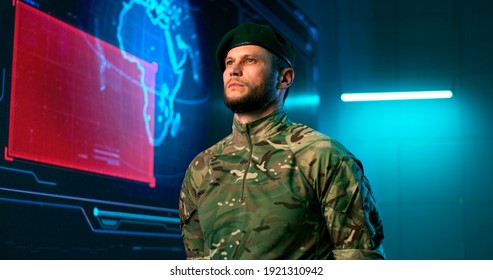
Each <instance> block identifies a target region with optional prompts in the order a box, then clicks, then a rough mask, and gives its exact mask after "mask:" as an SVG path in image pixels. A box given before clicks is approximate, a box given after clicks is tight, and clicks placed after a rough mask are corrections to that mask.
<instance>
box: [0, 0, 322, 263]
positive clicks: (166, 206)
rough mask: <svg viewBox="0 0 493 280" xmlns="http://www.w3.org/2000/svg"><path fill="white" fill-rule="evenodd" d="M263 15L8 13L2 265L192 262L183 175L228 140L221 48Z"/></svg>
mask: <svg viewBox="0 0 493 280" xmlns="http://www.w3.org/2000/svg"><path fill="white" fill-rule="evenodd" d="M279 1H280V0H279ZM219 2H221V3H219ZM258 5H261V4H260V2H258V1H199V0H189V1H187V0H180V1H173V0H170V1H158V0H123V1H114V0H71V1H54V0H53V1H52V0H23V1H20V0H13V1H2V3H1V4H0V20H1V21H2V25H1V26H0V35H1V38H2V40H1V41H0V51H1V54H2V55H1V57H0V67H1V79H2V80H1V83H2V84H1V86H2V88H1V94H0V145H1V146H0V147H1V150H2V152H3V157H1V159H0V258H9V259H18V258H29V259H37V258H41V259H46V258H68V259H108V258H109V259H136V258H143V259H149V258H153V259H181V258H184V252H183V248H182V242H181V233H180V228H179V218H178V211H177V207H178V198H179V191H180V187H181V182H182V180H183V176H184V173H185V170H186V168H187V166H188V164H189V163H190V162H191V160H192V159H193V157H194V156H195V155H196V154H197V153H199V152H200V151H202V150H203V149H205V148H207V147H208V146H210V145H212V144H213V143H215V142H216V141H218V140H220V139H221V138H222V137H224V136H226V134H228V133H229V132H230V128H231V118H230V117H229V116H232V115H231V114H230V113H229V112H228V111H227V109H226V108H225V107H224V106H223V105H222V80H221V73H219V70H218V69H217V67H216V65H215V61H214V60H213V58H214V50H215V45H216V44H217V42H218V41H219V38H220V36H222V34H224V33H225V32H226V31H227V30H228V29H230V28H232V27H234V26H235V25H236V24H238V23H240V22H242V21H265V20H264V18H266V16H267V15H268V14H269V13H270V12H268V11H269V9H270V8H268V7H267V6H265V7H264V9H266V11H267V12H268V13H267V12H266V13H265V14H262V13H259V12H258V11H257V12H255V10H258V9H256V7H258ZM285 14H288V13H285ZM298 25H300V26H302V27H306V26H305V25H306V22H300V23H298ZM305 29H306V30H308V31H307V33H310V32H312V31H313V30H311V31H310V30H309V28H302V29H301V30H305ZM292 32H294V31H292ZM293 34H303V33H299V32H298V33H293ZM300 38H301V37H300ZM300 38H298V40H299V41H300V42H302V44H301V45H302V46H306V42H305V41H306V40H305V41H304V39H303V40H300ZM310 43H313V42H310ZM306 51H307V50H305V49H303V47H301V48H300V55H301V56H303V55H306V54H305V53H306ZM301 65H303V64H301ZM298 73H300V74H299V76H300V77H303V76H305V77H310V76H311V75H312V73H310V71H308V72H307V71H305V70H303V71H299V72H298ZM298 73H297V75H298ZM301 80H306V79H301ZM301 84H303V82H301ZM307 84H310V81H308V82H307ZM291 94H294V95H296V92H295V93H291ZM218 108H221V109H218ZM228 114H229V115H228ZM225 116H228V117H225Z"/></svg>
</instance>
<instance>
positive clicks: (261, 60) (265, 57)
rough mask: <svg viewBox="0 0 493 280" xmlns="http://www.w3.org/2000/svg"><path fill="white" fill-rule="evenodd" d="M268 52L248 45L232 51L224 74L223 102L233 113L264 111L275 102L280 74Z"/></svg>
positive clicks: (228, 56)
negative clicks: (273, 66) (278, 74)
mask: <svg viewBox="0 0 493 280" xmlns="http://www.w3.org/2000/svg"><path fill="white" fill-rule="evenodd" d="M272 61H273V59H272V54H271V53H270V52H269V51H267V50H266V49H264V48H262V47H259V46H255V45H245V46H239V47H236V48H233V49H231V50H230V51H229V52H228V54H227V56H226V59H225V66H226V68H225V70H224V72H223V82H224V103H225V104H226V106H228V107H229V108H230V109H231V111H233V112H234V113H249V112H254V111H258V110H261V109H263V108H265V107H267V106H269V105H271V104H273V103H274V102H276V98H277V91H276V84H277V71H274V69H272Z"/></svg>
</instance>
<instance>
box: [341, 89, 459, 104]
mask: <svg viewBox="0 0 493 280" xmlns="http://www.w3.org/2000/svg"><path fill="white" fill-rule="evenodd" d="M452 96H453V93H452V91H451V90H435V91H397V92H360V93H343V94H341V100H342V101H344V102H357V101H385V100H412V99H441V98H452Z"/></svg>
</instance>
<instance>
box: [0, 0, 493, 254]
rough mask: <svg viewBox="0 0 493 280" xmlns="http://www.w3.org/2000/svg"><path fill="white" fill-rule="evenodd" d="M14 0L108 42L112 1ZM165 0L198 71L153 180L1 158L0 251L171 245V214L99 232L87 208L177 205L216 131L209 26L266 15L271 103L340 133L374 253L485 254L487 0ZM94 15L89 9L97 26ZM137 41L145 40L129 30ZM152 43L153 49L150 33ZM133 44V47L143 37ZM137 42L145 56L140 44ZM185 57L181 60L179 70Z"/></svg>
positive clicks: (0, 116) (165, 209) (1, 12)
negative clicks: (362, 98)
mask: <svg viewBox="0 0 493 280" xmlns="http://www.w3.org/2000/svg"><path fill="white" fill-rule="evenodd" d="M26 2H27V3H30V4H31V5H33V6H35V7H37V8H40V9H45V10H46V11H49V12H50V14H52V15H53V16H55V17H58V18H60V19H62V20H64V21H65V22H68V23H70V24H72V25H73V26H76V27H77V28H80V29H81V30H84V31H85V32H88V33H90V34H92V35H94V36H97V37H99V38H101V39H104V40H105V41H107V42H110V43H112V44H115V45H117V43H115V42H116V40H115V38H114V37H112V36H114V33H115V26H114V24H113V22H114V21H112V19H113V20H114V19H115V18H116V16H115V13H114V9H118V7H119V6H118V5H119V4H120V2H117V1H75V0H74V1H68V2H65V4H64V5H61V4H59V3H58V1H47V0H44V1H26ZM123 2H128V1H123ZM178 2H179V3H180V5H182V6H183V4H184V3H186V4H187V5H188V10H187V11H188V12H189V15H191V16H192V17H193V18H194V19H195V30H192V31H191V32H195V33H189V34H188V36H189V38H194V39H193V40H196V41H197V42H198V46H199V47H198V49H197V50H198V51H199V52H200V55H197V56H196V57H195V58H196V59H197V60H198V61H200V63H199V65H200V69H199V73H200V75H201V79H200V83H196V82H190V83H188V84H186V85H184V87H183V90H182V91H180V93H179V94H178V95H177V97H179V98H182V99H181V100H177V101H176V107H175V109H176V112H180V113H181V120H182V122H181V124H182V125H181V126H180V129H179V130H178V131H177V133H176V135H175V136H174V137H171V136H170V137H168V138H166V140H165V142H164V143H163V145H161V146H159V147H156V148H155V173H156V174H155V175H156V179H157V186H156V188H155V189H154V190H149V189H144V191H139V190H142V188H139V187H138V184H136V183H135V182H131V181H121V180H115V179H114V178H111V177H109V176H106V177H104V176H103V177H101V176H96V177H95V176H93V175H92V174H89V173H80V172H74V171H73V170H68V169H60V168H55V167H53V166H45V165H40V164H36V163H33V162H23V161H21V160H14V162H7V161H3V160H2V161H0V167H4V168H3V169H1V168H0V258H3V259H24V258H29V259H50V258H55V259H87V258H89V259H181V258H183V249H182V248H181V240H180V238H179V232H178V231H177V228H176V225H169V224H168V226H169V228H168V229H166V230H163V224H159V225H158V226H155V225H154V226H152V225H151V226H149V225H147V227H135V224H132V225H133V226H134V227H133V228H130V229H127V231H128V230H129V231H131V232H132V233H133V234H121V232H118V230H117V231H113V232H111V233H104V234H103V233H101V232H100V231H95V230H94V229H102V228H99V226H100V225H99V224H98V222H97V220H96V219H95V217H94V216H93V215H91V213H92V210H93V209H94V207H99V208H101V209H102V208H105V209H108V210H112V211H116V212H120V213H133V214H144V215H150V216H153V217H171V218H176V207H177V198H178V190H179V185H180V182H181V179H182V177H183V175H184V171H185V169H186V166H187V165H188V163H189V162H190V160H192V158H193V156H194V155H195V154H196V153H198V152H200V151H201V150H203V149H204V148H206V147H208V146H210V145H212V144H213V143H215V142H216V141H218V140H220V139H221V138H222V137H224V136H225V135H226V134H228V133H229V131H230V129H231V121H232V114H231V113H230V112H229V111H228V109H227V108H225V106H224V105H223V103H222V89H221V87H222V81H221V74H220V73H219V71H218V70H217V67H216V65H215V61H214V60H213V55H214V49H215V46H216V44H217V42H218V41H219V39H220V37H221V36H222V34H224V33H225V32H226V31H227V30H229V29H230V28H232V27H234V26H235V25H237V24H238V23H241V22H246V21H256V22H261V23H268V24H271V25H273V26H274V27H275V28H277V29H279V30H281V31H282V32H284V33H286V34H287V35H288V37H290V39H291V40H293V41H294V42H295V45H296V48H297V62H296V79H295V83H294V85H293V88H292V89H291V92H290V96H289V97H288V100H287V105H286V106H287V109H288V112H289V115H290V118H291V119H292V120H294V121H298V122H303V123H306V124H308V125H310V126H312V127H314V128H316V129H318V130H320V131H321V132H323V133H325V134H327V135H329V136H331V137H333V138H335V139H337V140H339V141H341V142H342V143H343V144H344V145H345V146H346V147H347V148H349V149H350V150H351V151H352V152H353V153H354V154H355V155H356V156H357V157H358V158H360V159H361V161H362V162H363V164H364V167H365V171H366V174H367V177H368V178H369V179H370V182H371V183H372V186H373V190H374V193H375V196H376V199H377V203H378V205H379V207H380V209H381V212H382V218H383V221H384V228H385V234H386V238H385V241H384V248H385V251H386V253H387V257H388V258H389V259H424V260H428V259H431V260H434V259H445V260H455V259H468V260H471V259H472V260H474V259H491V258H492V257H493V255H492V253H491V252H492V251H493V245H492V243H491V242H490V241H489V234H490V232H491V231H492V230H493V219H491V214H493V203H492V202H493V190H492V189H493V188H492V187H491V186H490V180H489V176H490V173H491V172H492V171H493V166H492V164H491V163H490V159H491V158H492V157H493V148H492V147H491V144H492V143H493V141H492V140H493V126H492V119H493V116H492V114H493V113H492V110H491V108H492V107H493V98H492V97H491V95H490V93H489V91H490V88H491V83H492V80H493V75H492V74H493V73H492V72H493V71H492V70H491V69H492V68H491V65H493V53H492V50H493V31H492V28H491V27H493V4H492V2H491V1H487V0H472V1H470V0H468V1H465V0H452V1H445V0H437V1H424V0H417V1H402V0H397V1H389V0H373V1H372V0H358V1H356V0H327V1H314V0H303V1H300V0H290V1H287V0H286V1H282V0H277V1H263V3H261V1H239V0H231V1H226V0H223V1H213V0H208V1H199V0H194V1H189V2H188V3H187V2H186V1H177V3H178ZM67 3H70V4H67ZM0 5H1V6H0V20H1V21H2V25H1V27H0V35H1V36H0V38H2V39H1V40H0V50H1V56H0V64H1V65H0V66H1V69H0V70H1V71H2V73H1V74H2V98H0V122H1V126H0V128H1V130H0V141H1V145H2V146H1V147H2V151H3V149H4V146H6V143H7V137H8V119H9V106H10V103H9V101H10V99H9V97H10V79H11V75H12V73H11V69H10V67H11V64H12V57H11V54H12V47H13V46H12V34H13V7H12V3H11V1H3V3H2V4H0ZM67 11H70V13H67ZM74 13H75V14H76V15H78V16H76V17H74ZM98 17H99V18H100V20H101V21H99V23H97V24H96V21H95V20H94V18H98ZM103 19H104V20H106V21H107V22H106V23H104V20H103ZM103 23H104V24H103ZM136 26H142V30H144V31H143V32H142V33H143V34H144V33H145V34H148V33H146V32H145V30H152V29H153V28H152V26H150V25H149V23H148V22H146V21H144V20H143V21H142V23H139V22H137V23H136ZM152 32H155V30H154V31H152ZM152 32H151V33H149V34H150V35H152V34H155V33H152ZM194 34H196V37H194V36H192V35H194ZM151 38H155V37H152V36H151V37H148V38H145V40H143V39H142V38H140V42H141V43H142V42H144V43H145V42H148V41H149V40H150V39H151ZM184 38H185V39H187V38H186V37H184ZM136 40H138V38H137V39H136ZM156 40H157V43H156V46H158V47H159V46H160V47H164V46H165V44H164V42H160V41H159V40H160V39H159V38H158V39H156ZM144 43H142V46H140V45H138V46H136V47H135V50H136V51H138V50H147V48H148V47H149V46H146V45H145V44H144ZM159 44H161V45H159ZM141 48H142V49H141ZM158 49H159V48H158ZM146 55H148V56H147V57H146V59H149V60H153V59H156V57H153V56H152V55H150V54H148V53H145V52H144V53H143V54H142V56H146ZM162 55H163V54H162V53H161V54H158V55H157V57H160V56H162ZM191 63H192V62H190V63H189V64H187V65H186V67H187V68H186V71H188V72H187V73H188V74H187V75H189V76H187V77H188V79H189V80H190V81H191V80H192V77H191V76H190V74H189V73H191V72H192V68H193V67H192V64H191ZM159 79H165V77H160V78H159ZM445 89H447V90H452V91H453V93H454V96H453V98H452V99H440V100H415V101H382V102H362V103H343V102H342V101H341V100H340V95H341V93H344V92H373V91H375V92H378V91H409V90H445ZM187 100H188V101H189V100H196V101H197V100H198V101H202V102H197V103H193V104H192V103H190V102H187ZM6 168H24V169H27V170H34V171H36V172H37V174H41V175H42V176H43V179H47V180H52V181H56V182H59V186H61V187H60V188H56V189H53V188H46V187H42V186H41V187H40V186H38V185H36V184H34V183H33V182H32V178H30V177H29V176H27V177H26V176H23V174H19V173H16V174H13V173H12V172H10V171H8V170H10V169H6ZM30 180H31V181H30ZM101 186H103V187H101ZM26 192H29V193H26ZM75 198H77V199H75ZM115 202H118V203H122V204H115ZM129 205H133V206H132V207H129ZM149 206H152V207H153V208H152V209H148V208H146V207H149ZM83 214H85V215H87V216H88V217H89V218H88V220H87V219H86V218H85V217H84V215H83ZM127 218H128V217H127ZM128 219H131V218H128ZM123 220H125V219H123ZM91 226H92V228H91ZM165 226H166V224H165ZM173 226H174V227H173ZM171 236H172V237H171Z"/></svg>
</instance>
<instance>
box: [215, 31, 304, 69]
mask: <svg viewBox="0 0 493 280" xmlns="http://www.w3.org/2000/svg"><path fill="white" fill-rule="evenodd" d="M243 45H257V46H260V47H263V48H266V49H267V50H269V51H271V52H273V53H274V54H276V55H277V56H279V57H280V58H281V59H283V60H285V61H286V62H287V63H288V64H289V66H290V67H291V68H292V67H293V66H294V59H295V50H294V47H293V45H292V44H291V42H290V41H289V40H288V39H287V38H286V37H285V36H284V35H282V34H281V33H279V32H277V31H275V30H273V29H272V28H270V27H269V26H267V25H262V24H256V23H244V24H241V25H239V26H237V27H235V28H234V29H232V30H230V31H229V32H227V33H226V34H225V35H224V36H223V38H222V39H221V41H220V42H219V45H218V46H217V48H216V62H217V65H218V66H219V69H221V71H224V69H225V65H224V58H226V55H227V54H228V51H229V50H231V49H232V48H235V47H239V46H243Z"/></svg>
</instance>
